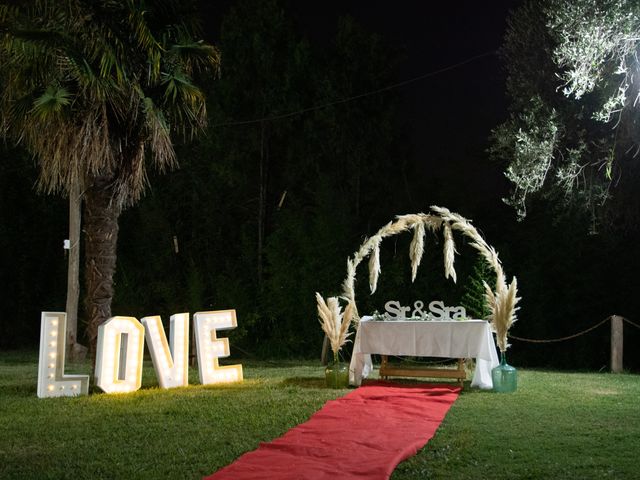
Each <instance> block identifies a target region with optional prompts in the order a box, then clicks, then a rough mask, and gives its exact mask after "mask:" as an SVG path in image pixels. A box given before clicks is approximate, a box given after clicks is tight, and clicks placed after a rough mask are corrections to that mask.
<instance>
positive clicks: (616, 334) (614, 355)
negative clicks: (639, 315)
mask: <svg viewBox="0 0 640 480" xmlns="http://www.w3.org/2000/svg"><path fill="white" fill-rule="evenodd" d="M622 328H623V323H622V317H621V316H619V315H612V316H611V373H621V372H622V346H623V336H622Z"/></svg>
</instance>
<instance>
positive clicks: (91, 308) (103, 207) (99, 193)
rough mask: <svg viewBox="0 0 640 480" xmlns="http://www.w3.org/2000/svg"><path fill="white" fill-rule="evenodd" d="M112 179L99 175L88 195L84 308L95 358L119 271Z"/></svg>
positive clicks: (116, 206) (118, 212) (108, 315)
mask: <svg viewBox="0 0 640 480" xmlns="http://www.w3.org/2000/svg"><path fill="white" fill-rule="evenodd" d="M111 185H112V182H111V179H106V178H98V179H96V180H95V181H94V184H93V185H92V186H91V187H90V188H89V189H88V190H87V192H86V196H85V224H84V225H85V229H84V231H85V282H86V297H85V309H86V315H87V319H88V325H87V340H88V342H89V351H90V353H91V357H92V358H94V359H95V352H96V341H97V336H98V327H99V326H100V325H101V324H102V323H104V322H105V321H106V320H107V319H109V317H111V300H112V299H113V276H114V274H115V271H116V259H117V255H116V246H117V243H118V217H119V216H120V212H121V208H120V207H119V206H118V204H117V202H115V201H114V200H113V189H112V188H111Z"/></svg>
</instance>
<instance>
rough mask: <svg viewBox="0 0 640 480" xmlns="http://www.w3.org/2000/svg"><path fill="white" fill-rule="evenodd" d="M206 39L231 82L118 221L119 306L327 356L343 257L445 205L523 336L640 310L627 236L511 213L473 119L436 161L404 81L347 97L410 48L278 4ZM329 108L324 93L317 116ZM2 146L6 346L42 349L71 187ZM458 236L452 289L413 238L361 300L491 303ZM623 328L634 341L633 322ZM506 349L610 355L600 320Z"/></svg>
mask: <svg viewBox="0 0 640 480" xmlns="http://www.w3.org/2000/svg"><path fill="white" fill-rule="evenodd" d="M214 43H215V44H216V46H218V47H219V48H220V51H221V52H222V62H221V70H220V77H219V78H218V79H216V80H213V79H211V78H208V79H207V78H201V79H199V83H200V84H201V85H203V88H204V90H205V93H206V96H207V111H208V125H209V126H208V127H207V130H206V132H205V135H203V136H202V137H201V138H200V139H198V140H197V141H195V142H191V143H188V144H177V145H176V146H175V148H176V155H177V159H178V162H179V164H180V168H179V169H178V170H175V171H173V172H170V173H168V174H165V175H159V174H156V173H151V175H150V185H151V188H150V190H149V191H148V192H147V194H146V196H145V197H144V198H143V199H142V200H141V201H140V203H139V204H138V205H137V206H136V207H134V208H131V209H129V210H126V211H125V212H124V213H123V214H122V216H121V218H120V232H119V245H118V265H117V270H116V275H115V298H114V304H113V307H112V311H113V313H114V314H122V315H133V316H138V317H140V316H143V315H151V314H161V315H162V316H163V318H164V320H165V321H168V317H169V315H170V314H172V313H177V312H182V311H188V312H191V313H194V312H196V311H200V310H208V309H226V308H235V309H237V311H238V325H239V327H238V329H236V330H235V331H234V332H232V333H231V334H230V336H231V337H232V349H233V347H234V345H235V346H237V347H239V348H241V349H242V350H243V351H245V352H247V353H249V354H252V355H256V356H263V357H264V356H306V357H315V356H318V355H319V352H320V347H321V344H322V332H321V330H320V327H319V325H318V321H317V318H316V310H315V301H314V295H313V294H314V292H315V291H320V292H321V293H323V294H324V295H325V296H326V295H334V294H339V293H340V284H341V282H342V280H343V278H344V276H345V274H346V259H347V257H348V256H349V255H350V254H352V253H353V251H354V250H355V248H357V246H358V245H360V243H361V242H362V240H363V237H364V236H365V235H370V234H373V233H374V232H375V231H376V230H377V229H378V228H379V227H380V226H382V225H383V224H384V223H386V222H388V221H389V220H391V219H392V218H393V216H394V215H396V214H402V213H412V212H416V211H425V210H426V209H428V207H429V205H432V204H439V205H443V206H446V207H449V208H451V209H452V210H455V211H458V212H459V213H461V214H462V215H464V216H466V217H468V218H471V219H473V220H474V224H475V225H476V227H478V228H479V230H481V232H482V233H483V234H484V235H485V237H486V238H487V239H488V241H489V243H490V244H492V245H493V246H495V247H496V248H497V250H498V251H499V252H500V256H501V259H502V261H503V263H504V265H505V269H506V270H507V272H508V273H509V274H510V275H511V274H513V275H515V276H517V277H518V280H519V287H520V291H521V294H522V296H523V300H522V304H521V305H522V309H521V311H520V312H519V318H520V320H519V322H518V323H516V325H515V327H514V329H513V333H514V334H516V335H519V336H523V337H532V338H552V337H557V336H563V335H566V334H570V333H574V332H575V331H578V330H581V329H583V328H586V327H588V326H590V325H592V324H593V323H595V322H596V321H599V320H600V319H602V318H604V317H605V316H607V315H610V314H613V313H617V314H621V315H624V316H627V317H628V318H630V319H632V320H636V321H638V320H640V316H638V315H637V312H638V311H639V308H638V307H639V305H638V301H637V299H636V298H635V297H634V296H633V294H632V286H633V285H635V284H636V282H635V280H634V278H635V271H637V268H636V267H637V266H638V264H637V263H638V262H637V259H636V258H635V256H634V255H633V250H630V249H629V248H628V245H629V242H632V241H633V240H634V238H635V237H633V233H630V232H629V231H627V232H625V233H624V236H623V235H621V234H616V233H614V232H602V233H601V234H600V235H597V236H587V235H586V234H585V232H587V231H588V226H589V222H590V218H589V216H588V215H583V214H581V213H579V212H578V213H576V214H575V215H570V216H563V217H557V216H555V217H554V215H553V213H552V205H553V202H552V200H547V202H548V203H546V204H545V203H544V202H545V200H544V199H543V200H542V201H541V203H540V204H539V205H538V206H537V207H536V208H534V209H532V210H531V211H530V212H529V215H528V216H527V218H526V219H525V220H524V221H523V222H520V223H517V222H516V221H515V218H514V217H515V216H514V214H513V211H511V210H510V209H509V208H508V207H506V206H504V205H501V202H500V198H501V196H505V195H506V193H507V187H508V186H507V185H506V183H505V182H501V181H500V180H499V178H500V169H501V168H502V165H496V164H491V163H490V162H489V161H488V159H487V157H488V155H487V154H486V153H484V152H485V149H486V147H487V144H486V143H478V141H477V140H474V139H472V140H470V139H469V136H467V135H465V134H464V132H463V131H462V127H461V126H459V125H454V124H452V127H451V129H450V130H451V133H450V136H449V137H446V138H431V137H430V141H431V143H432V144H433V145H434V148H433V151H432V152H428V156H429V159H428V165H429V168H428V169H427V168H425V163H424V162H423V161H422V160H421V159H420V158H418V157H417V156H416V155H415V152H412V151H411V146H410V145H411V139H410V138H408V136H407V134H406V132H407V131H409V127H408V125H407V120H406V118H405V116H404V115H403V113H404V111H403V108H404V107H403V106H402V104H401V95H402V92H400V91H389V92H385V93H382V94H377V95H371V96H366V97H363V98H359V99H357V100H354V101H349V102H344V103H341V102H337V101H338V100H340V99H344V98H349V97H352V96H355V95H359V94H361V93H363V92H367V91H371V90H376V89H377V88H379V87H380V86H384V85H388V84H391V83H394V82H395V81H397V77H396V75H397V69H398V66H399V62H400V61H401V59H402V54H401V52H399V51H397V50H395V49H394V48H393V47H392V46H390V45H388V44H387V43H386V42H385V40H384V39H383V38H381V37H379V36H377V35H375V34H372V33H370V32H368V31H366V30H365V29H364V28H363V27H362V26H360V25H358V24H357V22H355V21H354V20H353V19H350V18H342V19H340V21H339V24H338V28H337V34H336V35H335V38H333V39H332V41H331V42H330V43H329V44H316V43H313V42H311V41H310V40H308V39H306V38H304V37H303V36H302V35H301V34H300V33H299V32H298V30H297V28H296V25H295V23H294V21H293V20H292V18H291V17H289V16H288V15H287V9H286V8H284V7H283V3H281V2H279V1H277V0H269V1H262V2H256V1H249V0H243V1H239V2H235V3H234V4H233V5H232V7H231V8H230V10H229V11H228V12H227V13H226V15H225V17H224V20H223V22H222V26H221V30H220V34H219V38H218V39H216V41H215V42H214ZM203 80H204V81H203ZM317 105H327V106H325V107H323V108H318V109H311V110H308V108H309V107H312V106H317ZM301 111H304V112H303V113H298V114H295V115H290V116H284V115H286V114H288V113H290V112H301ZM247 120H257V121H250V122H247ZM441 121H447V119H446V118H443V119H442V120H441ZM487 133H488V132H487ZM430 135H431V133H430V132H425V136H430ZM1 155H2V161H1V162H0V185H2V186H3V187H4V189H3V195H2V202H1V203H0V215H1V216H2V217H1V218H2V224H3V226H4V228H3V231H2V234H1V235H0V242H1V244H0V245H1V246H2V250H1V252H2V253H1V255H2V269H1V274H2V285H3V288H4V289H5V291H6V292H7V294H6V295H4V299H3V300H2V305H3V311H4V312H9V314H8V315H7V314H6V313H5V316H4V318H3V319H2V320H1V321H0V334H1V337H0V344H1V345H2V346H3V347H24V346H29V347H33V346H35V345H36V344H37V339H38V331H39V312H40V311H41V310H62V309H64V293H65V292H64V285H65V280H64V279H65V273H66V265H65V258H64V252H63V250H62V239H63V238H65V235H66V225H67V211H66V206H65V204H64V201H62V200H61V199H58V198H55V197H43V196H38V195H35V194H34V192H33V190H32V186H33V183H34V182H35V179H36V173H37V172H36V169H35V168H34V167H33V165H32V162H31V160H30V159H29V157H28V156H27V155H26V154H25V153H24V152H22V151H19V150H13V149H10V148H9V147H8V146H6V148H4V149H3V150H2V153H1ZM461 159H462V160H463V161H462V160H461ZM554 218H555V220H554ZM457 240H458V250H459V253H460V255H459V257H458V258H459V261H458V262H457V269H458V278H459V280H458V284H455V285H454V284H452V283H447V282H446V281H445V280H444V277H443V273H442V251H441V249H442V245H441V244H438V243H437V241H436V239H435V238H428V240H427V249H426V252H425V259H424V260H423V263H422V267H421V269H420V272H419V274H418V278H417V279H416V282H415V284H411V283H410V266H409V261H408V249H409V242H410V239H409V238H402V236H400V237H399V238H398V239H397V240H394V242H390V243H389V244H385V245H384V247H383V251H382V269H383V271H382V275H381V277H380V283H379V287H378V291H377V292H376V294H375V296H372V297H370V296H369V295H368V288H367V280H366V274H364V271H363V272H361V275H360V276H359V277H358V282H357V288H358V289H359V290H358V292H357V296H358V298H359V299H360V303H359V307H360V310H361V311H362V312H367V311H369V312H371V311H373V310H376V309H377V310H382V309H383V308H384V303H385V302H386V301H387V300H390V299H394V300H399V301H401V302H402V303H403V304H404V305H411V304H412V302H413V301H415V300H422V301H425V302H429V301H430V300H434V299H442V300H443V301H445V303H446V304H447V305H454V304H459V303H460V302H461V301H463V299H466V300H464V301H465V302H468V303H467V304H468V305H470V306H471V308H474V306H475V308H479V307H478V305H477V300H478V285H479V282H478V280H479V277H481V276H483V275H485V274H486V272H484V273H483V272H482V270H481V268H479V267H478V265H477V262H476V257H475V256H474V254H473V251H472V249H471V248H470V247H468V246H467V245H465V243H464V242H463V241H462V240H461V239H457ZM84 318H85V320H86V317H84ZM80 319H81V322H80V330H81V331H82V319H83V316H82V314H81V316H80ZM627 331H628V332H629V334H628V336H627V342H628V343H627V345H631V344H632V343H631V342H634V341H637V339H638V335H637V334H635V333H634V331H633V330H632V329H627ZM634 335H635V336H634ZM512 344H513V347H512V349H511V350H510V358H511V360H510V363H513V364H515V365H531V366H559V367H565V368H600V367H602V366H603V365H606V362H607V358H608V357H607V356H608V332H607V331H606V330H605V329H600V330H599V331H597V332H593V333H591V334H590V335H589V336H585V337H583V338H581V339H578V340H576V341H573V342H571V343H564V344H555V345H549V346H537V345H528V344H522V343H519V342H516V341H514V342H512ZM637 357H638V355H637V354H635V356H634V354H633V353H632V351H631V349H630V348H629V347H627V355H626V358H625V360H626V364H627V365H628V366H631V367H633V368H638V364H639V363H640V362H639V361H638V358H637Z"/></svg>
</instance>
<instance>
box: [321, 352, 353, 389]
mask: <svg viewBox="0 0 640 480" xmlns="http://www.w3.org/2000/svg"><path fill="white" fill-rule="evenodd" d="M324 381H325V383H326V385H327V387H329V388H347V387H348V386H349V367H348V366H347V364H345V363H342V362H341V361H340V359H339V358H338V355H337V354H334V355H333V363H330V364H329V365H327V367H326V368H325V369H324Z"/></svg>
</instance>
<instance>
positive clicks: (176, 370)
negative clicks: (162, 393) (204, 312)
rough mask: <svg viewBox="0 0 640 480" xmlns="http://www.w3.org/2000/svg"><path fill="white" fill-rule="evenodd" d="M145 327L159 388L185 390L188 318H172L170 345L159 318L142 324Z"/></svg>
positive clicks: (187, 371) (145, 320) (146, 320)
mask: <svg viewBox="0 0 640 480" xmlns="http://www.w3.org/2000/svg"><path fill="white" fill-rule="evenodd" d="M140 321H141V322H142V324H143V325H144V327H145V336H146V338H147V346H148V347H149V351H150V352H151V359H152V360H153V366H154V368H155V370H156V375H157V376H158V383H159V384H160V388H172V387H183V386H186V385H188V384H189V314H188V313H176V314H175V315H171V321H170V327H169V328H170V333H169V336H170V342H171V348H169V345H168V344H167V336H166V335H165V333H164V328H163V327H162V320H161V319H160V317H159V316H157V315H156V316H153V317H144V318H143V319H142V320H140Z"/></svg>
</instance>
